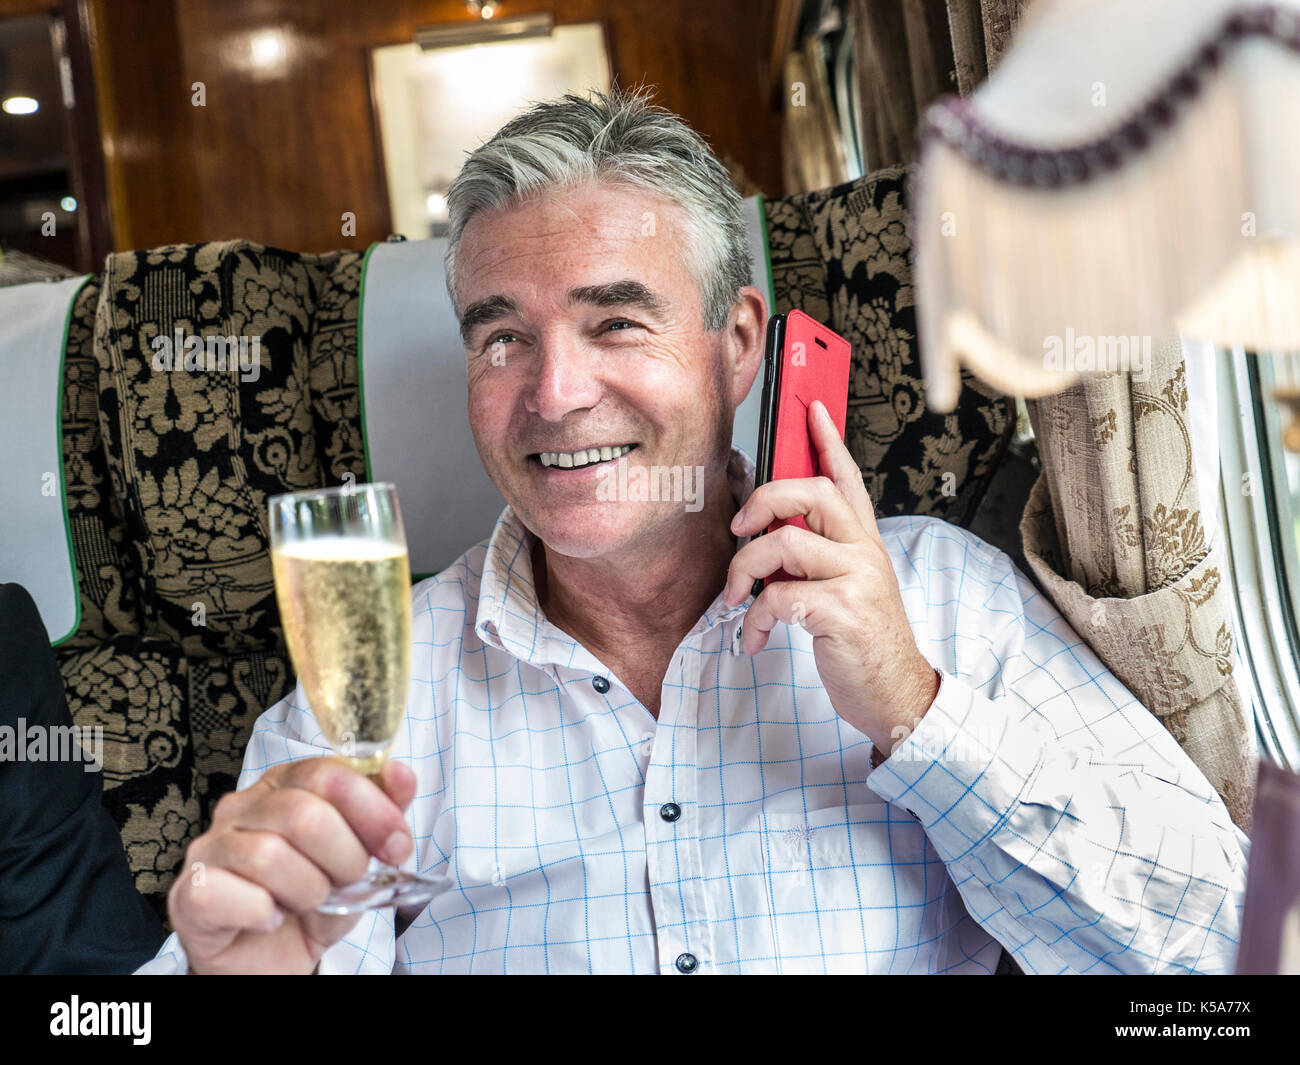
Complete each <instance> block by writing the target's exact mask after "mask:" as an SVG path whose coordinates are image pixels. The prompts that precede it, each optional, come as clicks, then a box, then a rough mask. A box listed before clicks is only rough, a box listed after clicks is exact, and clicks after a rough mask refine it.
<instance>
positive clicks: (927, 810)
mask: <svg viewBox="0 0 1300 1065" xmlns="http://www.w3.org/2000/svg"><path fill="white" fill-rule="evenodd" d="M972 539H973V538H972ZM976 542H977V543H978V541H976ZM981 546H983V547H985V549H986V550H988V551H991V549H988V548H987V545H981ZM993 554H994V555H996V556H997V557H996V558H995V559H994V560H993V561H994V562H995V563H996V564H997V567H1000V568H1001V569H1002V570H1004V572H1003V573H1002V576H1001V577H1000V578H996V579H991V580H990V589H991V591H989V592H988V594H987V595H986V596H985V602H984V604H983V614H982V616H978V617H977V616H972V617H968V618H965V619H961V618H958V620H957V622H955V623H954V625H953V626H952V629H953V631H952V632H951V633H950V634H941V635H940V638H939V639H936V640H934V641H933V642H931V644H930V645H929V646H930V650H931V651H932V652H933V654H932V656H931V657H932V661H934V662H935V663H936V664H938V662H939V661H940V660H943V659H945V658H946V662H945V668H941V674H942V680H941V682H940V687H939V692H938V695H937V696H936V698H935V701H934V703H933V705H932V706H931V708H930V710H929V711H928V712H927V713H926V714H925V716H924V717H922V718H921V720H920V722H919V723H918V724H917V726H916V727H915V728H914V729H913V730H911V732H910V733H909V734H907V735H906V736H902V737H901V738H900V740H899V742H898V743H896V744H895V745H894V748H893V751H892V753H891V754H890V756H889V757H888V759H887V760H885V761H884V762H883V763H882V764H881V765H880V767H879V768H878V769H876V770H874V771H873V772H872V773H871V774H870V776H869V777H868V784H869V786H870V787H871V788H872V790H873V791H875V792H876V794H878V795H880V796H881V797H882V798H883V799H886V800H887V801H890V802H893V803H896V804H898V805H901V806H903V807H905V808H907V809H909V810H910V811H912V813H913V814H914V815H915V816H916V817H917V818H918V819H919V820H920V822H921V824H922V825H923V826H924V828H925V831H926V834H927V836H928V837H929V839H930V842H931V843H932V845H933V846H934V848H935V850H936V851H937V852H938V854H939V856H940V857H941V858H942V859H943V861H944V863H945V865H946V866H947V869H948V872H949V874H950V876H951V877H952V879H953V881H954V883H955V884H956V886H957V888H958V890H959V891H960V892H961V895H962V898H963V900H964V902H965V904H966V908H967V910H968V911H969V912H970V914H971V916H972V917H973V918H974V919H975V920H976V921H978V922H979V923H980V925H981V926H982V927H984V928H985V929H986V930H987V931H988V932H989V933H990V934H991V935H992V936H993V937H994V938H996V939H997V940H998V941H999V942H1001V943H1002V945H1003V946H1004V947H1006V949H1007V950H1009V951H1010V952H1011V953H1012V954H1013V955H1014V956H1015V958H1016V961H1017V962H1018V963H1019V964H1020V966H1021V967H1022V968H1023V969H1024V970H1025V971H1026V972H1031V973H1061V972H1078V973H1097V972H1125V973H1155V972H1159V973H1174V972H1198V973H1230V972H1232V968H1233V963H1234V960H1235V955H1236V946H1237V939H1238V933H1239V927H1240V917H1241V906H1242V902H1243V898H1244V892H1245V875H1246V857H1247V855H1248V852H1249V841H1248V839H1247V837H1246V835H1245V834H1244V833H1243V832H1242V831H1241V830H1240V829H1239V828H1237V827H1236V825H1234V824H1233V822H1232V819H1231V817H1230V816H1229V814H1228V811H1227V809H1226V807H1225V806H1224V805H1223V802H1222V800H1221V799H1220V798H1219V796H1218V795H1217V794H1216V793H1215V791H1214V789H1213V788H1212V787H1211V786H1210V784H1209V782H1208V781H1207V780H1206V778H1205V776H1204V775H1203V774H1202V773H1201V771H1200V770H1199V769H1197V768H1196V766H1195V765H1194V764H1193V763H1192V761H1191V759H1190V758H1189V757H1188V756H1187V755H1186V754H1185V753H1184V752H1183V750H1182V749H1181V748H1180V747H1179V746H1178V744H1177V742H1176V741H1175V740H1174V738H1173V736H1171V735H1170V734H1169V732H1168V731H1167V730H1166V729H1165V728H1164V726H1163V725H1161V724H1160V722H1159V721H1158V720H1157V719H1156V718H1155V717H1154V716H1153V715H1152V714H1151V713H1150V712H1149V711H1147V710H1146V709H1145V708H1144V707H1143V706H1142V704H1141V703H1139V702H1138V701H1137V699H1135V698H1134V696H1133V695H1132V694H1131V693H1130V692H1129V691H1128V690H1127V689H1126V688H1125V687H1124V686H1123V685H1122V684H1121V683H1120V682H1119V681H1118V680H1117V679H1116V678H1115V677H1114V676H1113V675H1112V674H1111V673H1109V672H1108V671H1107V670H1106V668H1105V666H1103V665H1102V663H1101V662H1100V660H1098V658H1097V657H1096V655H1095V654H1093V652H1092V651H1091V650H1090V649H1089V647H1088V646H1087V645H1086V644H1085V643H1084V642H1083V641H1082V640H1081V639H1080V638H1079V637H1078V635H1077V634H1075V632H1074V631H1073V630H1072V629H1071V628H1070V626H1069V625H1068V624H1067V623H1066V621H1065V620H1064V618H1062V617H1061V616H1060V614H1059V613H1058V612H1057V611H1056V609H1055V608H1054V607H1053V606H1052V605H1051V604H1050V602H1048V601H1047V600H1046V599H1045V598H1044V597H1043V596H1042V595H1041V594H1040V593H1039V592H1038V591H1037V589H1036V588H1035V587H1034V586H1033V584H1031V583H1030V581H1029V580H1028V579H1027V578H1026V577H1025V576H1024V575H1023V574H1022V573H1020V571H1019V570H1017V569H1016V568H1015V567H1014V566H1013V565H1012V564H1011V562H1010V560H1009V559H1007V558H1006V556H1005V555H1002V554H1001V553H1000V552H993ZM995 568H996V567H995ZM939 598H941V597H935V596H934V595H933V589H931V595H930V597H929V601H930V602H935V601H938V599H939ZM972 600H974V601H978V597H974V596H968V597H967V600H966V601H967V602H970V601H972ZM958 609H959V610H960V607H959V608H958ZM999 618H1001V620H999ZM972 622H975V624H972ZM982 633H991V635H981V634H982ZM918 635H920V634H919V633H918ZM932 635H933V634H932ZM919 642H921V646H922V649H923V650H925V649H926V646H927V645H926V642H925V641H924V640H920V641H919Z"/></svg>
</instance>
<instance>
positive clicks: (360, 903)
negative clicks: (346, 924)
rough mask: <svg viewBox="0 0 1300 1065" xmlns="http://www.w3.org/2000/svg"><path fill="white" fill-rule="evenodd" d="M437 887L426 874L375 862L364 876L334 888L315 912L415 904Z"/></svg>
mask: <svg viewBox="0 0 1300 1065" xmlns="http://www.w3.org/2000/svg"><path fill="white" fill-rule="evenodd" d="M438 891H439V886H438V884H437V883H435V882H434V881H432V880H429V879H428V878H427V877H423V876H416V875H415V874H414V873H408V872H405V871H404V870H402V869H396V868H394V867H393V866H390V865H380V864H378V863H375V864H374V865H372V866H371V867H370V872H368V873H367V874H366V876H365V879H364V880H358V881H357V882H356V883H355V884H348V885H347V886H346V887H341V888H335V889H334V890H333V891H331V892H330V894H329V898H327V899H326V900H325V901H324V902H322V903H321V904H320V905H319V906H317V907H316V912H317V913H328V914H331V915H332V916H336V917H337V916H342V915H345V914H353V913H365V912H366V911H367V910H377V909H379V908H380V907H381V906H397V907H399V908H400V907H403V906H415V905H419V904H422V903H425V902H428V901H429V900H430V899H431V898H433V897H434V896H435V895H436V894H437V893H438Z"/></svg>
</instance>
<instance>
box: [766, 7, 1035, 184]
mask: <svg viewBox="0 0 1300 1065" xmlns="http://www.w3.org/2000/svg"><path fill="white" fill-rule="evenodd" d="M1025 3H1026V0H888V2H884V3H882V2H881V0H850V2H849V4H848V9H849V21H850V24H851V26H852V30H853V37H854V54H855V58H856V65H857V80H858V93H859V96H860V98H861V115H862V117H861V124H862V141H863V152H864V154H865V157H866V159H865V167H866V169H867V170H868V171H871V170H876V169H879V168H881V167H886V166H895V165H897V164H899V163H908V162H911V161H912V158H913V156H914V155H915V153H916V129H917V125H918V123H919V122H920V120H921V117H922V116H923V115H924V114H925V110H926V108H928V107H929V106H930V104H931V103H933V102H934V101H935V99H937V98H938V97H939V96H942V95H944V94H946V93H955V92H960V93H962V94H963V95H964V94H966V93H969V92H970V91H971V90H972V89H974V88H975V86H976V85H978V84H979V83H980V82H981V81H983V80H984V77H985V76H986V75H987V74H988V72H989V71H990V70H992V69H993V67H995V66H996V65H997V60H998V57H999V56H1000V55H1001V54H1002V52H1003V50H1004V49H1005V48H1006V46H1007V44H1008V42H1009V41H1010V39H1011V34H1012V32H1013V31H1014V29H1015V27H1016V25H1017V23H1018V22H1019V21H1020V13H1021V10H1022V9H1023V8H1024V6H1025ZM789 191H796V190H789Z"/></svg>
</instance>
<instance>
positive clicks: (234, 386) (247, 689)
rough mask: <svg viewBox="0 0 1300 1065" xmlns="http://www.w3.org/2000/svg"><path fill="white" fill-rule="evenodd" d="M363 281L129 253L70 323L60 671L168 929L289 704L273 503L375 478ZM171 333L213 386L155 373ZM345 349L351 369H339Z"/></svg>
mask: <svg viewBox="0 0 1300 1065" xmlns="http://www.w3.org/2000/svg"><path fill="white" fill-rule="evenodd" d="M360 262H361V256H360V254H359V253H356V252H340V253H336V254H333V255H323V256H300V255H294V254H291V253H286V252H279V251H276V250H274V249H267V248H263V247H261V246H259V245H256V244H250V243H247V242H242V241H236V242H229V243H223V244H203V245H185V246H176V247H166V248H158V249H154V250H152V251H147V252H132V253H124V254H120V255H114V256H111V257H110V258H109V260H108V264H107V267H106V270H105V273H104V275H103V278H102V283H101V282H91V283H90V284H88V285H87V287H86V288H85V289H84V290H83V292H82V294H81V296H80V298H79V299H78V300H77V302H76V305H75V307H74V313H73V318H72V326H71V328H70V332H69V342H68V350H67V353H66V360H65V381H64V404H63V436H64V467H65V469H64V474H65V479H66V481H67V485H68V509H69V516H70V520H71V527H72V539H73V548H74V553H75V555H76V559H77V577H78V583H79V585H80V592H81V603H82V617H81V626H80V628H79V629H78V631H77V632H76V633H75V634H74V636H73V637H72V638H71V639H70V640H68V641H67V642H66V643H65V644H64V645H63V646H62V647H60V648H59V660H60V668H61V670H62V673H63V676H64V681H65V685H66V687H67V691H68V700H69V705H70V709H71V711H72V714H73V718H74V720H75V721H76V722H77V724H79V725H86V726H90V727H94V726H96V725H99V726H100V727H102V728H104V730H105V731H104V741H105V761H106V764H105V773H104V803H105V806H106V807H107V808H108V809H109V811H110V812H111V813H112V815H113V817H114V818H115V820H116V822H117V824H118V827H119V830H120V831H121V833H122V838H123V844H124V846H125V848H126V851H127V855H128V858H129V859H130V863H131V868H132V871H133V873H134V875H135V878H136V887H137V888H138V889H139V890H140V891H141V893H142V894H144V895H146V896H147V897H148V898H149V899H150V901H151V902H152V903H153V904H154V906H155V907H156V908H157V909H158V910H159V912H160V913H162V912H163V910H164V906H165V896H166V891H167V889H168V887H169V886H170V884H171V882H172V880H173V879H174V878H175V876H176V875H177V873H178V871H179V867H180V862H181V861H182V859H183V856H184V852H185V848H186V846H188V844H189V841H190V840H191V839H193V838H194V836H196V835H197V834H198V833H199V832H200V831H201V830H202V828H203V826H204V825H206V824H207V823H208V820H209V819H210V817H211V812H212V807H213V805H214V804H215V802H216V800H217V799H218V798H220V796H221V795H222V794H224V793H225V792H226V791H229V790H230V789H232V788H233V787H234V785H235V781H236V779H237V777H238V773H239V768H240V765H241V763H242V761H243V753H244V747H245V745H246V744H247V742H248V736H249V733H250V731H251V729H252V725H253V722H254V720H255V719H256V718H257V716H258V715H259V714H260V713H261V712H262V711H263V710H264V709H265V708H266V707H267V706H270V705H272V704H274V703H275V702H277V701H278V700H279V699H281V698H282V697H283V696H284V695H285V694H286V693H287V692H288V691H290V690H291V689H292V686H293V681H294V678H293V674H292V669H291V666H290V663H289V659H288V656H287V654H286V653H285V650H284V642H283V635H282V632H281V629H280V626H279V620H278V614H277V612H276V609H275V602H274V586H273V583H272V579H271V568H270V556H269V539H268V533H267V529H266V520H265V513H266V497H267V496H268V495H271V494H274V493H276V492H284V491H292V490H294V489H298V488H305V487H314V486H316V485H319V484H321V483H322V482H324V481H327V480H328V481H331V482H332V483H337V482H338V480H339V479H341V476H342V474H343V473H347V472H350V473H352V474H353V475H354V476H358V477H359V476H361V475H362V472H363V469H364V463H363V462H362V461H360V456H361V449H360V426H359V422H358V420H357V412H356V411H357V401H356V366H355V350H356V317H357V290H358V285H359V279H360ZM349 330H350V331H351V333H350V339H349ZM177 331H179V333H180V336H181V337H188V336H198V337H202V338H205V345H204V347H205V351H204V356H205V357H204V362H203V365H202V367H201V368H199V367H191V368H190V369H188V370H187V369H185V367H184V364H183V361H182V362H181V364H180V368H179V369H176V368H173V369H167V368H166V365H165V360H163V359H161V358H157V359H156V356H159V355H160V352H162V351H164V350H165V347H161V346H159V345H158V343H157V338H159V337H166V338H168V339H169V340H171V341H174V340H175V338H176V336H177ZM208 337H227V338H228V337H233V338H235V339H236V341H238V339H239V338H241V337H242V338H245V339H246V340H247V339H251V338H252V337H256V338H257V341H258V343H257V348H256V353H257V360H256V362H257V372H256V374H253V373H252V372H251V371H250V372H241V371H240V369H239V365H238V362H237V361H236V363H235V366H234V368H233V369H232V368H230V363H229V361H227V369H225V370H221V369H217V368H208V365H207V361H206V338H208ZM349 346H350V349H351V351H352V352H353V359H352V363H351V366H350V367H349V365H348V363H347V360H346V359H338V358H337V357H335V356H336V353H337V351H339V350H347V349H348V348H349ZM217 350H218V351H220V350H221V348H220V347H219V346H218V348H217ZM247 350H250V351H251V345H249V347H248V349H247ZM331 352H332V353H334V354H329V353H331ZM156 362H157V363H158V364H159V365H155V363H156ZM173 365H174V364H173ZM349 371H350V374H351V380H350V381H349V380H348V374H349ZM317 388H320V389H321V390H322V394H321V395H317V394H316V393H315V391H314V390H315V389H317ZM349 390H350V393H349ZM318 441H323V442H324V447H325V449H326V455H327V456H328V461H329V462H330V465H331V471H330V474H329V475H327V474H325V473H324V471H322V469H321V465H320V461H319V459H318V453H317V443H318ZM335 468H337V474H335V472H334V471H335Z"/></svg>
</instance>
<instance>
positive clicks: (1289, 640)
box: [1215, 347, 1300, 770]
mask: <svg viewBox="0 0 1300 1065" xmlns="http://www.w3.org/2000/svg"><path fill="white" fill-rule="evenodd" d="M1215 354H1216V360H1217V365H1216V369H1217V373H1216V378H1217V385H1218V387H1217V388H1216V392H1217V395H1218V415H1219V431H1220V448H1221V462H1220V476H1219V503H1220V508H1221V512H1222V514H1223V531H1224V541H1225V552H1224V553H1225V558H1226V560H1227V565H1228V569H1229V573H1230V576H1231V579H1232V583H1233V590H1234V595H1233V602H1234V606H1235V612H1236V619H1235V620H1236V630H1237V639H1238V648H1237V652H1238V653H1237V660H1238V662H1239V663H1240V665H1241V667H1242V670H1243V671H1244V672H1245V674H1246V676H1247V677H1248V678H1249V691H1248V692H1247V685H1246V684H1245V683H1244V682H1243V683H1242V691H1243V694H1249V695H1250V696H1251V703H1252V707H1253V717H1254V724H1255V730H1256V735H1257V737H1258V740H1259V744H1260V749H1261V751H1262V752H1263V753H1265V754H1267V755H1268V757H1269V758H1270V759H1272V760H1273V761H1276V762H1278V763H1280V764H1281V765H1284V766H1286V767H1288V768H1290V769H1292V770H1300V705H1298V704H1300V631H1298V629H1297V623H1296V597H1295V595H1294V593H1293V591H1292V589H1300V583H1294V582H1300V561H1298V560H1297V557H1296V556H1297V551H1296V544H1295V532H1294V527H1293V526H1292V527H1291V528H1290V530H1289V538H1288V537H1285V536H1283V535H1282V521H1281V519H1282V515H1283V513H1285V514H1286V515H1287V516H1288V517H1290V516H1291V500H1290V490H1289V486H1288V485H1287V483H1286V472H1285V468H1284V467H1283V466H1281V464H1280V463H1278V462H1277V461H1276V454H1275V443H1274V441H1277V442H1278V443H1280V440H1281V437H1280V422H1279V420H1278V415H1277V411H1276V410H1274V409H1272V408H1271V407H1270V406H1268V405H1267V404H1265V403H1264V402H1263V396H1264V386H1265V382H1267V381H1268V380H1270V379H1271V365H1270V364H1269V363H1268V362H1267V359H1268V356H1267V355H1266V356H1264V357H1263V358H1256V357H1254V356H1253V355H1248V354H1247V353H1246V352H1245V351H1244V350H1243V349H1242V348H1241V347H1234V348H1230V349H1228V348H1216V350H1215ZM1270 434H1274V435H1270ZM1241 474H1246V475H1248V476H1249V482H1248V483H1249V486H1250V488H1251V491H1250V492H1246V491H1244V490H1243V489H1244V487H1245V484H1244V483H1243V482H1242V481H1241V480H1240V475H1241Z"/></svg>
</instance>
